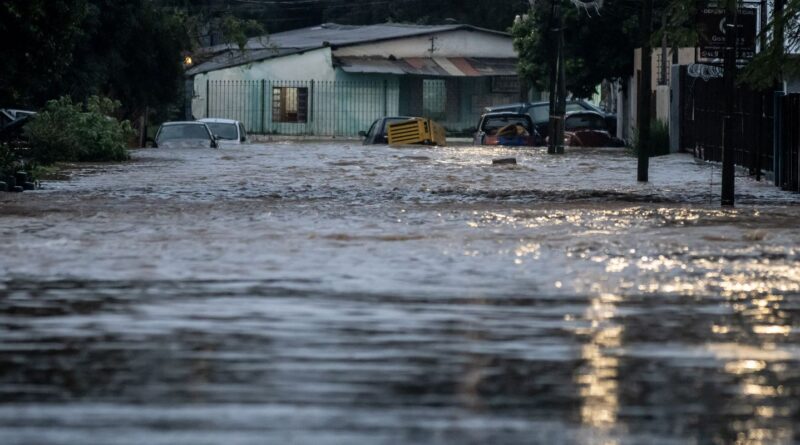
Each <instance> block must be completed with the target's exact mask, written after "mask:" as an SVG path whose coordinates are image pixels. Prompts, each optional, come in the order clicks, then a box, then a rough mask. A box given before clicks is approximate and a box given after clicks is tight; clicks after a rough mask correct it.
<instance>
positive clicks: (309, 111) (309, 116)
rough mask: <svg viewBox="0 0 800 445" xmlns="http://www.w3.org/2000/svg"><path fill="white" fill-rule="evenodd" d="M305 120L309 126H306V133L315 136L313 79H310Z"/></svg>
mask: <svg viewBox="0 0 800 445" xmlns="http://www.w3.org/2000/svg"><path fill="white" fill-rule="evenodd" d="M306 100H307V101H308V103H307V104H306V120H307V121H308V122H309V123H310V124H311V125H309V126H308V131H307V133H310V134H316V131H315V129H314V79H311V82H310V84H309V88H308V97H307V98H306Z"/></svg>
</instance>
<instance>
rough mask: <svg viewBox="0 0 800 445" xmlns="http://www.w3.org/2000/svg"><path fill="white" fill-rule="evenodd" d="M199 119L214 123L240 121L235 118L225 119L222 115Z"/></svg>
mask: <svg viewBox="0 0 800 445" xmlns="http://www.w3.org/2000/svg"><path fill="white" fill-rule="evenodd" d="M199 121H200V122H207V123H212V124H236V123H238V122H239V121H237V120H235V119H223V118H220V117H204V118H202V119H199Z"/></svg>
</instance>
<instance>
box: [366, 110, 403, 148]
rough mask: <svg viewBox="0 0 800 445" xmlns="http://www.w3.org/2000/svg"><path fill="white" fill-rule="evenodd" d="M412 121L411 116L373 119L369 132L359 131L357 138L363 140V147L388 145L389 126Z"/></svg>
mask: <svg viewBox="0 0 800 445" xmlns="http://www.w3.org/2000/svg"><path fill="white" fill-rule="evenodd" d="M412 119H414V118H413V117H411V116H387V117H381V118H378V119H375V120H374V121H373V122H372V125H370V127H369V130H367V131H359V132H358V134H359V136H361V137H363V138H364V142H363V144H364V145H375V144H388V143H389V125H391V124H396V123H399V122H406V121H410V120H412Z"/></svg>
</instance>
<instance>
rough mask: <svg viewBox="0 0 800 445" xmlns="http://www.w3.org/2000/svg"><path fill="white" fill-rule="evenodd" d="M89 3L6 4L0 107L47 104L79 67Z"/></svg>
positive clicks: (12, 0)
mask: <svg viewBox="0 0 800 445" xmlns="http://www.w3.org/2000/svg"><path fill="white" fill-rule="evenodd" d="M87 14H88V2H87V0H3V5H2V6H0V36H3V42H2V44H0V60H2V61H3V67H2V74H0V104H2V106H6V107H7V106H17V107H28V106H35V105H39V104H42V103H44V101H45V100H46V99H47V98H51V97H53V93H54V92H56V91H59V89H60V87H61V85H63V79H64V77H65V75H66V74H67V73H68V72H70V71H71V70H74V69H75V66H74V64H73V60H74V57H73V54H74V51H75V47H76V45H77V43H78V42H79V40H80V39H81V38H82V36H83V35H84V32H83V30H82V26H81V23H82V21H83V20H84V18H85V17H86V15H87Z"/></svg>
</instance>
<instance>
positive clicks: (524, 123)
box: [481, 116, 531, 136]
mask: <svg viewBox="0 0 800 445" xmlns="http://www.w3.org/2000/svg"><path fill="white" fill-rule="evenodd" d="M509 125H518V126H521V127H522V128H523V129H525V131H527V132H529V133H530V131H531V125H530V122H529V120H528V119H527V118H526V117H524V116H487V117H485V118H484V119H483V126H482V127H481V131H483V132H485V133H486V134H488V135H490V136H491V135H494V134H496V133H497V131H498V130H499V129H501V128H503V127H506V126H509Z"/></svg>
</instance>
